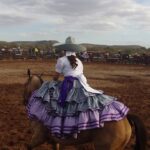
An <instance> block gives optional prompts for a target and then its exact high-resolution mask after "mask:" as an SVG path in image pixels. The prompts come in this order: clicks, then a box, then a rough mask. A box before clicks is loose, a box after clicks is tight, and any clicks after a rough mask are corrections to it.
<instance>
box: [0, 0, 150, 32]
mask: <svg viewBox="0 0 150 150" xmlns="http://www.w3.org/2000/svg"><path fill="white" fill-rule="evenodd" d="M32 22H36V23H37V24H41V25H42V24H45V25H49V26H51V27H52V28H53V30H55V31H62V32H67V31H68V32H86V31H88V32H92V31H94V32H95V31H96V32H99V31H115V30H120V29H121V30H123V29H126V30H130V29H132V30H137V29H138V30H139V29H140V30H145V29H150V6H149V5H144V4H142V3H138V2H137V1H136V0H105V1H100V0H36V1H35V0H26V1H21V0H1V1H0V26H5V25H8V24H11V25H21V24H28V25H29V24H30V23H32Z"/></svg>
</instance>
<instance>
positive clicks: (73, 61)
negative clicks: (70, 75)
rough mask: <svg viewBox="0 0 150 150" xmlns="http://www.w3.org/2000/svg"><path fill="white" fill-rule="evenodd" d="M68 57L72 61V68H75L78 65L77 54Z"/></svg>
mask: <svg viewBox="0 0 150 150" xmlns="http://www.w3.org/2000/svg"><path fill="white" fill-rule="evenodd" d="M67 58H68V60H69V62H70V65H71V66H72V68H73V69H75V68H76V67H77V66H78V64H77V59H76V56H74V55H70V56H67Z"/></svg>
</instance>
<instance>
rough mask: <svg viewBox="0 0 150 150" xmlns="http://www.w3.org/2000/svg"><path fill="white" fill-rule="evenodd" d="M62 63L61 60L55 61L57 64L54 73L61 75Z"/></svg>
mask: <svg viewBox="0 0 150 150" xmlns="http://www.w3.org/2000/svg"><path fill="white" fill-rule="evenodd" d="M63 67H64V66H63V61H62V59H61V58H59V59H58V60H57V63H56V66H55V71H56V72H58V73H62V70H63Z"/></svg>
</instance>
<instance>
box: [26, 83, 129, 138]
mask: <svg viewBox="0 0 150 150" xmlns="http://www.w3.org/2000/svg"><path fill="white" fill-rule="evenodd" d="M61 84H62V82H54V81H50V82H44V83H43V85H42V86H41V88H40V89H38V90H37V91H34V92H33V94H32V96H31V98H30V100H29V103H28V105H27V111H28V116H29V117H30V118H31V119H36V120H38V121H40V122H42V123H43V124H44V125H45V126H46V127H47V128H48V129H49V130H50V132H51V134H52V135H54V136H57V137H60V138H62V137H67V136H74V135H76V134H77V133H80V131H82V130H87V129H94V128H100V127H103V126H104V123H105V122H106V121H118V120H121V119H123V118H124V117H125V116H126V115H127V113H128V111H129V109H128V107H126V106H125V105H124V104H123V103H121V102H119V101H117V99H116V98H115V97H112V96H108V95H105V94H95V93H90V92H87V91H86V90H85V89H84V87H83V86H82V85H81V84H80V82H79V81H78V80H75V81H74V83H73V88H72V89H71V90H70V91H69V93H68V96H67V98H66V100H65V105H64V106H61V105H60V102H59V100H58V99H59V94H60V87H61Z"/></svg>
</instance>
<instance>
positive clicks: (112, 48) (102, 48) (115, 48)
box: [81, 43, 150, 53]
mask: <svg viewBox="0 0 150 150" xmlns="http://www.w3.org/2000/svg"><path fill="white" fill-rule="evenodd" d="M81 45H82V46H85V47H86V48H87V50H88V51H99V52H106V51H107V52H111V53H116V52H119V51H120V52H122V53H136V52H137V53H145V52H146V53H147V52H149V53H150V51H149V50H147V49H146V48H145V47H143V46H140V45H97V44H89V43H82V44H81Z"/></svg>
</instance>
